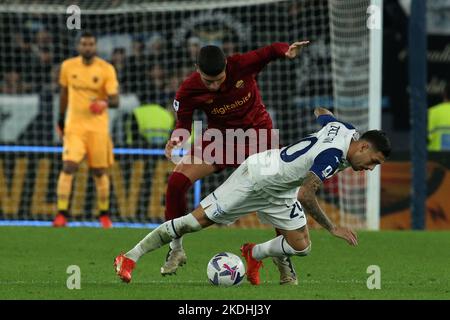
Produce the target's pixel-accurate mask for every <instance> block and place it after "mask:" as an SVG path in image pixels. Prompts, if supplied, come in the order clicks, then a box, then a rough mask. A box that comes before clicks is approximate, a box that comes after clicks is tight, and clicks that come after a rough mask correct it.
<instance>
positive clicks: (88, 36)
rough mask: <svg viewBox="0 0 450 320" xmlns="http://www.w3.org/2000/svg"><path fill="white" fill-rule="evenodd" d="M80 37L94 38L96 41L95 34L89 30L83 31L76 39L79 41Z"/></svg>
mask: <svg viewBox="0 0 450 320" xmlns="http://www.w3.org/2000/svg"><path fill="white" fill-rule="evenodd" d="M82 38H94V39H95V42H97V37H96V36H95V34H93V33H92V32H90V31H83V33H82V34H81V35H80V38H79V39H78V41H80V40H81V39H82Z"/></svg>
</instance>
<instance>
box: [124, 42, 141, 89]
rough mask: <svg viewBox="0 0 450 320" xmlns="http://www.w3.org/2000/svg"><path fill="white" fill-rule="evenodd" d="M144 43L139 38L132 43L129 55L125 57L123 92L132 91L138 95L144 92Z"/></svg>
mask: <svg viewBox="0 0 450 320" xmlns="http://www.w3.org/2000/svg"><path fill="white" fill-rule="evenodd" d="M144 49H145V45H144V43H143V42H142V41H140V40H136V39H135V40H134V41H133V43H132V52H131V56H129V57H127V59H126V62H125V68H124V74H123V86H121V87H122V88H123V89H124V92H133V93H136V94H137V95H138V96H141V95H142V94H144V93H145V66H146V61H145V55H144Z"/></svg>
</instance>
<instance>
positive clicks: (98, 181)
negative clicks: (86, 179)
mask: <svg viewBox="0 0 450 320" xmlns="http://www.w3.org/2000/svg"><path fill="white" fill-rule="evenodd" d="M94 181H95V187H96V189H97V207H98V210H99V211H108V210H109V176H108V175H107V174H103V175H101V176H100V177H94Z"/></svg>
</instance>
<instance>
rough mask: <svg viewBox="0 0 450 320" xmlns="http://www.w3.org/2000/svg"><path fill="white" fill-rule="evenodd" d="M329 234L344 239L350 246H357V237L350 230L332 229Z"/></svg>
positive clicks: (342, 228)
mask: <svg viewBox="0 0 450 320" xmlns="http://www.w3.org/2000/svg"><path fill="white" fill-rule="evenodd" d="M330 232H331V234H332V235H333V236H335V237H338V238H341V239H344V240H346V241H347V242H348V244H349V245H351V246H357V245H358V236H357V234H356V232H355V231H353V230H352V229H350V228H344V227H339V226H338V227H334V229H332V230H331V231H330Z"/></svg>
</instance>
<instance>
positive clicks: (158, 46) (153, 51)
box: [147, 34, 165, 62]
mask: <svg viewBox="0 0 450 320" xmlns="http://www.w3.org/2000/svg"><path fill="white" fill-rule="evenodd" d="M147 49H148V59H149V60H150V61H151V62H154V61H163V56H164V49H165V43H164V39H163V37H162V36H161V35H160V34H154V35H153V36H152V37H151V38H150V39H149V40H148V42H147Z"/></svg>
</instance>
